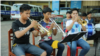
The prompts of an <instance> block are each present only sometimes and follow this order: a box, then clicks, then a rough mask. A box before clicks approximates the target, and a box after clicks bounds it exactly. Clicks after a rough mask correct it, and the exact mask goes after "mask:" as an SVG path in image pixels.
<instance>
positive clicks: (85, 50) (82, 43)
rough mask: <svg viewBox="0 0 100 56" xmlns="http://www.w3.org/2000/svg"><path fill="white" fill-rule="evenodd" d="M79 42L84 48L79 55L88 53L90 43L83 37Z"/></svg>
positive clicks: (82, 55)
mask: <svg viewBox="0 0 100 56" xmlns="http://www.w3.org/2000/svg"><path fill="white" fill-rule="evenodd" d="M77 44H78V45H79V46H81V47H82V48H83V49H82V51H81V52H80V55H79V56H84V55H86V53H87V52H88V51H89V50H90V45H89V44H88V43H87V42H86V41H84V40H83V39H79V40H78V41H77Z"/></svg>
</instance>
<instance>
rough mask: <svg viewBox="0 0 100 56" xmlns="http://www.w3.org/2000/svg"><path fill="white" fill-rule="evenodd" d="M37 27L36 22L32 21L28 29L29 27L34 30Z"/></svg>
mask: <svg viewBox="0 0 100 56" xmlns="http://www.w3.org/2000/svg"><path fill="white" fill-rule="evenodd" d="M37 25H38V22H37V21H35V20H33V21H32V22H31V24H30V27H31V28H33V27H34V28H36V27H37Z"/></svg>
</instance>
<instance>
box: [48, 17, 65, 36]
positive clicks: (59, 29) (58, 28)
mask: <svg viewBox="0 0 100 56" xmlns="http://www.w3.org/2000/svg"><path fill="white" fill-rule="evenodd" d="M49 19H50V21H51V22H54V23H55V25H56V26H57V30H58V31H60V32H62V33H63V36H64V37H66V33H65V32H64V31H63V30H62V29H61V28H60V27H59V25H58V24H57V23H56V22H55V20H52V19H51V18H49Z"/></svg>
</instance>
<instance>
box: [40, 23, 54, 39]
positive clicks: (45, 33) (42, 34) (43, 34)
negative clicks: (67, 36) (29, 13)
mask: <svg viewBox="0 0 100 56" xmlns="http://www.w3.org/2000/svg"><path fill="white" fill-rule="evenodd" d="M53 26H54V23H52V24H51V26H50V28H49V29H48V31H51V30H52V29H53ZM55 34H56V31H55ZM46 35H47V32H44V33H41V37H42V38H43V37H44V36H46Z"/></svg>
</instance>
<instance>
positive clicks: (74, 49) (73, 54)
mask: <svg viewBox="0 0 100 56" xmlns="http://www.w3.org/2000/svg"><path fill="white" fill-rule="evenodd" d="M67 44H68V46H70V49H71V48H72V49H71V53H72V54H71V55H72V56H75V54H76V47H77V42H76V41H72V47H71V43H70V42H67ZM67 52H68V51H67Z"/></svg>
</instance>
